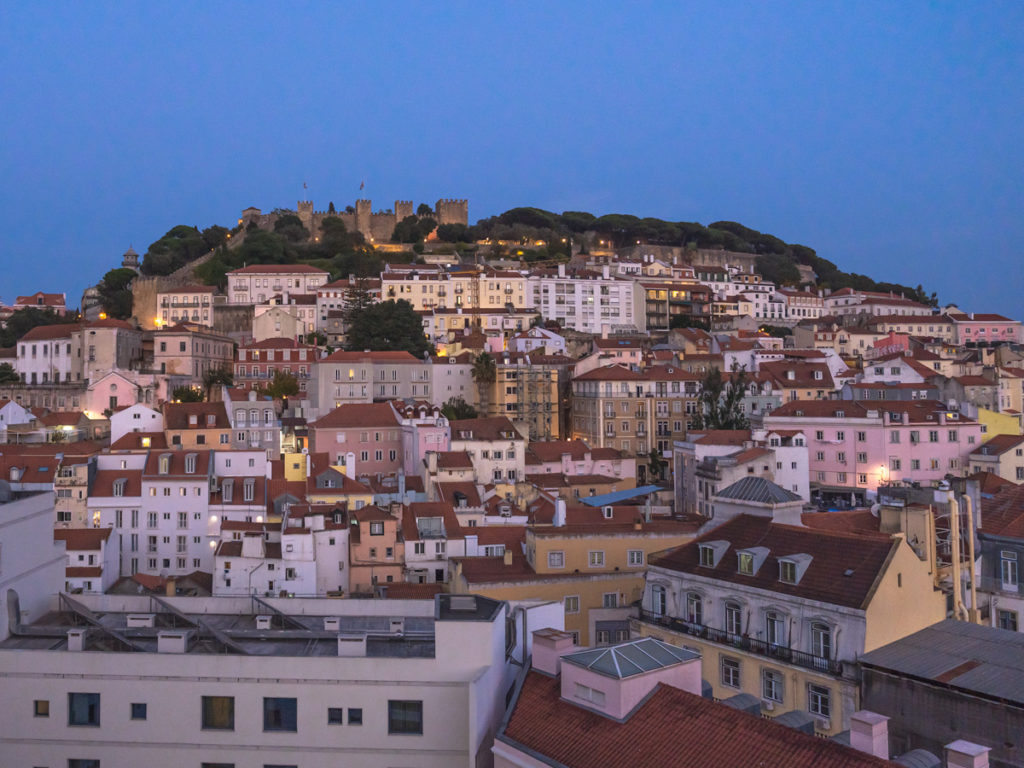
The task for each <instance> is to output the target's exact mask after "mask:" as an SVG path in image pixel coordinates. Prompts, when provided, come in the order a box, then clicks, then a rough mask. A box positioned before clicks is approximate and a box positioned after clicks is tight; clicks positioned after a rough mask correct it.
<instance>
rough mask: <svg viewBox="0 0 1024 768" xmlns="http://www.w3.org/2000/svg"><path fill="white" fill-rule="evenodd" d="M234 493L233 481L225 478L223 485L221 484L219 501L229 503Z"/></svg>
mask: <svg viewBox="0 0 1024 768" xmlns="http://www.w3.org/2000/svg"><path fill="white" fill-rule="evenodd" d="M234 495H235V481H234V480H225V481H224V485H223V486H221V501H222V502H223V503H225V504H230V503H231V499H232V497H233V496H234Z"/></svg>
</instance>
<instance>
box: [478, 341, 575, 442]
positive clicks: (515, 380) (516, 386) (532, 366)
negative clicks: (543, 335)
mask: <svg viewBox="0 0 1024 768" xmlns="http://www.w3.org/2000/svg"><path fill="white" fill-rule="evenodd" d="M494 362H495V379H494V381H493V382H492V383H491V384H490V385H486V384H479V385H478V387H486V388H487V392H486V393H485V394H486V397H480V398H479V402H480V405H481V408H484V407H485V408H484V410H482V411H481V413H480V415H481V416H505V417H507V418H509V419H510V420H511V421H512V423H513V424H515V425H516V428H517V429H520V431H521V432H524V433H525V434H527V436H528V437H529V438H530V439H531V440H558V439H559V438H560V436H561V429H560V425H559V412H560V411H561V408H560V407H559V404H560V401H561V397H560V393H559V387H558V382H559V375H558V374H559V368H562V369H563V370H567V369H568V367H569V366H570V365H571V364H572V362H573V361H572V360H571V359H570V358H567V357H564V356H562V355H537V354H512V353H509V354H506V355H498V356H496V357H495V361H494Z"/></svg>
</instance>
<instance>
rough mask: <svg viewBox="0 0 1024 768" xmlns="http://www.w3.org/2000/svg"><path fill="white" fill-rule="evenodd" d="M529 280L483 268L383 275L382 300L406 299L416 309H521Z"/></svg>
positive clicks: (526, 304) (530, 301)
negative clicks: (510, 307) (465, 270)
mask: <svg viewBox="0 0 1024 768" xmlns="http://www.w3.org/2000/svg"><path fill="white" fill-rule="evenodd" d="M528 296H529V294H528V292H527V281H526V278H525V277H524V276H523V275H521V274H519V273H518V272H511V271H504V270H494V269H490V268H488V269H484V270H482V271H480V272H438V271H436V270H429V269H428V270H424V271H422V272H419V271H415V270H412V271H402V272H384V273H383V274H382V275H381V299H382V300H384V301H388V300H390V299H395V300H399V299H404V300H405V301H408V302H409V303H410V304H412V306H413V309H415V310H419V311H423V310H429V309H457V308H459V307H462V308H463V309H502V308H504V307H505V306H506V305H508V304H511V305H512V306H513V307H517V308H522V307H528V306H532V305H533V302H532V297H529V298H530V300H529V301H527V298H528Z"/></svg>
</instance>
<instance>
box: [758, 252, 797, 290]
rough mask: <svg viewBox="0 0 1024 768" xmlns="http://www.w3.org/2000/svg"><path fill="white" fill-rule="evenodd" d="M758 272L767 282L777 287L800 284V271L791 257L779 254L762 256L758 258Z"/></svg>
mask: <svg viewBox="0 0 1024 768" xmlns="http://www.w3.org/2000/svg"><path fill="white" fill-rule="evenodd" d="M757 271H758V274H760V275H761V277H763V278H764V279H765V280H769V281H771V282H773V283H775V284H776V285H799V284H800V280H801V278H800V270H799V269H797V266H796V264H795V263H794V261H793V259H792V257H790V256H785V255H782V254H778V253H768V254H762V255H761V256H758V257H757Z"/></svg>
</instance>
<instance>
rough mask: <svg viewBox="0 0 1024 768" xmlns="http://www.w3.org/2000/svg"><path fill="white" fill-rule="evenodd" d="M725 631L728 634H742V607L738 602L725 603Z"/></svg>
mask: <svg viewBox="0 0 1024 768" xmlns="http://www.w3.org/2000/svg"><path fill="white" fill-rule="evenodd" d="M725 631H726V632H727V633H729V634H730V635H742V634H743V609H742V608H740V605H739V603H726V604H725Z"/></svg>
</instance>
